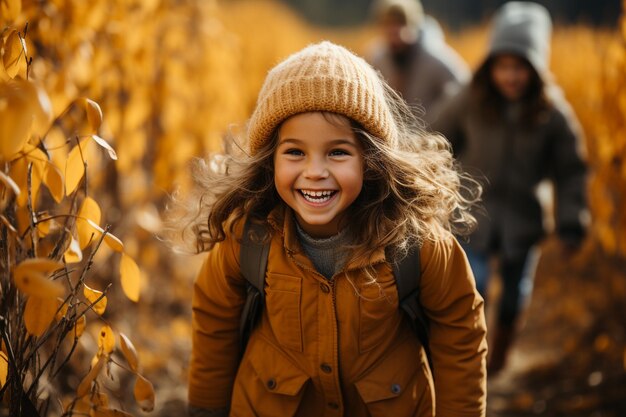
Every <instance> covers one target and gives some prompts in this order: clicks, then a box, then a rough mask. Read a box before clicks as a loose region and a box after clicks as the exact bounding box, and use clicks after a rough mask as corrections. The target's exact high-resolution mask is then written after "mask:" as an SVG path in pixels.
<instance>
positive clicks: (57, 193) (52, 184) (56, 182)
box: [43, 163, 65, 203]
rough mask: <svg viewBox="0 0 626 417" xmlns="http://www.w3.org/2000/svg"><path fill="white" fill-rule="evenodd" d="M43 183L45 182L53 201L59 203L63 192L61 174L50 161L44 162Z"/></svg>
mask: <svg viewBox="0 0 626 417" xmlns="http://www.w3.org/2000/svg"><path fill="white" fill-rule="evenodd" d="M43 183H44V184H46V187H48V190H50V194H52V197H53V198H54V201H56V202H57V203H60V202H61V200H63V197H64V195H65V193H64V192H63V176H62V174H61V171H60V170H59V169H58V168H57V167H56V166H54V164H52V163H48V164H46V173H45V175H44V180H43Z"/></svg>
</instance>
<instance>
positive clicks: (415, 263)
mask: <svg viewBox="0 0 626 417" xmlns="http://www.w3.org/2000/svg"><path fill="white" fill-rule="evenodd" d="M390 263H391V266H392V268H393V275H394V277H395V278H396V288H397V290H398V303H399V304H400V308H401V309H402V310H403V311H404V312H405V314H406V315H407V316H408V318H409V322H410V323H411V327H413V330H414V331H415V334H416V335H417V337H418V339H419V340H420V342H421V343H422V346H423V347H424V351H425V352H426V357H427V358H428V364H429V365H430V369H431V370H432V369H433V363H432V357H431V354H430V344H429V340H428V335H429V325H428V320H427V318H426V314H425V313H424V309H423V308H422V305H421V303H420V278H421V264H420V247H419V246H418V245H415V246H413V247H412V248H411V249H410V250H409V253H408V254H407V255H406V256H405V257H404V258H402V259H401V260H400V261H398V262H390Z"/></svg>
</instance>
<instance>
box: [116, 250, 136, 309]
mask: <svg viewBox="0 0 626 417" xmlns="http://www.w3.org/2000/svg"><path fill="white" fill-rule="evenodd" d="M140 274H141V272H140V271H139V267H138V266H137V264H136V263H135V261H134V260H133V258H131V257H130V256H128V255H126V254H125V253H122V259H121V260H120V276H121V281H122V290H124V294H126V297H128V298H129V299H130V300H131V301H134V302H137V301H139V294H140V292H141V275H140Z"/></svg>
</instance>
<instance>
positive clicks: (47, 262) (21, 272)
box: [13, 258, 64, 299]
mask: <svg viewBox="0 0 626 417" xmlns="http://www.w3.org/2000/svg"><path fill="white" fill-rule="evenodd" d="M61 267H63V264H62V263H60V262H57V261H53V260H52V259H47V258H32V259H27V260H25V261H23V262H21V263H20V264H19V265H17V266H16V267H15V269H14V270H13V279H14V280H15V285H16V286H17V288H18V289H19V290H20V291H22V292H23V293H24V294H28V295H32V296H35V297H42V298H52V299H56V297H60V296H62V295H63V293H64V290H63V286H62V285H61V284H60V283H58V282H56V281H51V280H49V279H48V278H47V275H49V274H50V273H51V272H53V271H55V270H57V269H59V268H61Z"/></svg>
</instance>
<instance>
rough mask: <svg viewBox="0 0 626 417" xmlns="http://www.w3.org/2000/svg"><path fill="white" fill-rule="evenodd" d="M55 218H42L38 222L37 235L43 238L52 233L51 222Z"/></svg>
mask: <svg viewBox="0 0 626 417" xmlns="http://www.w3.org/2000/svg"><path fill="white" fill-rule="evenodd" d="M52 221H53V220H45V219H44V220H42V221H38V222H37V235H38V236H39V237H41V238H44V237H46V236H48V234H49V233H50V223H52Z"/></svg>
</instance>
